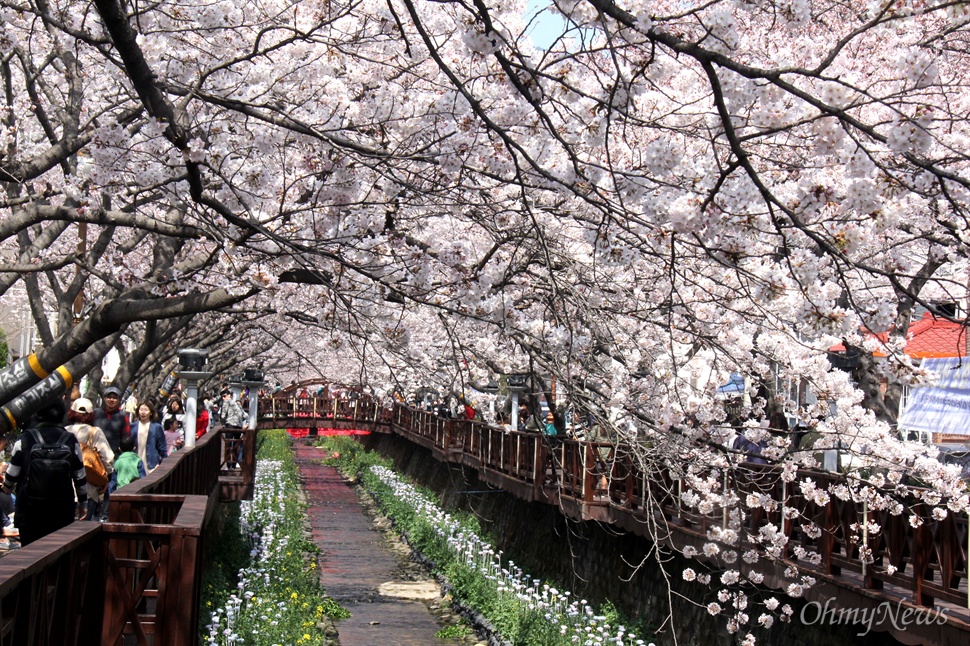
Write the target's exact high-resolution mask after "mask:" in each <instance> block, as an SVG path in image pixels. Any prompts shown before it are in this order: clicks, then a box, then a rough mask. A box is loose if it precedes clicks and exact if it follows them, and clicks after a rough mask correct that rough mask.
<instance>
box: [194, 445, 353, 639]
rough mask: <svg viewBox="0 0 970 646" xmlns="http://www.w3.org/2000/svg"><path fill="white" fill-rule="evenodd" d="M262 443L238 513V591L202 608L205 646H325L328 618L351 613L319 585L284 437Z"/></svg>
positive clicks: (294, 473)
mask: <svg viewBox="0 0 970 646" xmlns="http://www.w3.org/2000/svg"><path fill="white" fill-rule="evenodd" d="M259 439H260V447H259V451H258V453H257V465H256V487H255V493H254V495H253V500H252V501H251V502H249V501H244V502H242V503H241V508H240V522H239V525H240V530H241V534H242V538H243V540H244V541H245V543H246V545H247V546H248V548H249V555H248V559H247V560H248V563H247V564H246V565H245V566H244V567H242V568H241V569H239V571H238V578H237V582H236V584H235V589H234V590H224V591H222V592H223V594H222V595H219V594H218V591H216V592H217V594H216V597H217V598H216V600H215V601H213V600H212V599H209V600H207V601H206V602H205V603H206V607H205V608H204V609H203V613H204V614H208V613H211V615H210V617H209V619H210V622H209V624H208V626H207V627H206V633H205V634H204V638H205V643H206V644H210V645H213V646H214V645H220V646H221V645H224V644H225V645H228V644H247V645H262V644H266V645H270V644H301V645H302V644H307V645H313V644H323V643H324V632H323V630H322V628H321V622H322V621H323V620H324V618H325V617H331V618H337V617H341V616H348V613H347V611H346V610H344V609H343V608H340V607H339V606H338V605H336V604H335V603H334V602H333V601H332V600H330V599H328V598H327V597H326V596H325V595H324V591H323V589H322V588H321V586H320V584H319V580H318V575H317V571H316V561H315V560H314V559H313V558H312V557H311V556H310V555H311V554H313V553H315V552H316V551H317V548H316V546H315V545H313V543H311V542H309V541H307V540H306V539H305V538H304V524H305V519H306V505H305V503H304V502H302V500H301V499H299V497H298V496H294V495H293V493H294V492H295V491H296V490H298V488H299V481H298V479H297V474H296V466H295V465H294V463H293V458H292V455H291V454H290V444H289V438H288V437H287V435H286V432H285V431H261V432H260V435H259ZM229 542H231V538H230V539H229ZM213 608H214V610H213Z"/></svg>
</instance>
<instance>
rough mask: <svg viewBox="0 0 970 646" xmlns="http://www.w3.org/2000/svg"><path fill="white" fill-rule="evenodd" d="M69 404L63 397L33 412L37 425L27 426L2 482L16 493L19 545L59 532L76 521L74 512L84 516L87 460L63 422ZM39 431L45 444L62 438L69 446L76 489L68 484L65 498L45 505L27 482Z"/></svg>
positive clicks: (53, 442)
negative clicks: (65, 402)
mask: <svg viewBox="0 0 970 646" xmlns="http://www.w3.org/2000/svg"><path fill="white" fill-rule="evenodd" d="M66 410H67V407H66V406H65V404H64V400H62V399H57V400H56V401H55V402H53V403H52V404H50V405H48V406H45V407H44V408H42V409H40V410H39V411H37V412H36V413H35V415H34V420H33V421H34V422H35V423H34V424H33V425H32V428H28V429H27V430H25V431H24V432H23V433H21V434H20V437H19V438H18V439H17V441H16V443H14V445H13V454H12V455H11V456H10V465H9V466H8V467H7V473H6V475H5V477H4V481H3V490H4V492H7V493H9V492H10V491H12V490H16V492H17V500H16V503H15V504H16V514H15V522H16V525H17V529H19V530H20V544H21V545H28V544H30V543H33V542H34V541H36V540H38V539H40V538H43V537H44V536H47V535H48V534H50V533H52V532H56V531H57V530H59V529H61V528H62V527H66V526H67V525H70V524H71V523H73V522H74V519H75V512H77V514H78V515H79V516H80V518H82V519H83V518H84V515H85V508H86V506H87V498H88V494H87V489H86V487H85V485H86V484H87V478H86V477H85V473H84V459H83V457H82V454H81V445H80V444H79V443H78V441H77V438H76V437H74V435H73V434H72V433H69V432H68V431H67V430H66V429H65V428H64V426H63V425H62V422H63V421H64V413H65V411H66ZM35 431H36V432H37V433H39V435H40V437H41V439H42V440H43V441H44V444H47V445H52V444H55V443H58V441H60V443H61V444H63V445H64V446H66V447H68V448H69V449H70V459H69V460H68V463H69V468H70V473H71V478H72V480H73V482H74V490H73V491H71V490H70V488H67V487H65V489H64V494H63V499H58V500H45V501H44V502H43V503H42V504H41V503H38V502H37V501H36V500H32V499H31V497H30V496H29V495H28V490H29V488H28V486H27V483H28V481H29V480H30V477H31V457H30V456H31V449H32V448H33V447H34V445H35V444H36V439H35V436H34V432H35Z"/></svg>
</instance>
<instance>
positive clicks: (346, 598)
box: [293, 440, 479, 646]
mask: <svg viewBox="0 0 970 646" xmlns="http://www.w3.org/2000/svg"><path fill="white" fill-rule="evenodd" d="M293 453H294V459H295V460H296V464H297V466H298V467H299V470H300V480H301V482H302V484H303V488H304V491H305V492H306V498H307V503H308V509H307V514H308V516H309V521H310V527H311V530H312V533H313V542H314V543H315V544H316V545H317V547H319V548H320V555H319V557H318V562H317V564H318V567H319V570H320V582H321V583H322V584H323V587H324V589H325V590H326V592H327V594H328V595H329V596H331V597H332V598H333V599H334V600H335V601H336V602H337V603H339V604H340V605H341V606H343V607H344V608H346V609H347V610H349V611H350V613H351V615H352V616H351V617H350V618H349V619H342V620H340V621H338V622H337V624H336V626H337V631H338V633H339V644H340V646H378V645H380V644H396V645H397V644H400V645H402V646H408V645H413V646H437V645H440V646H446V645H448V644H453V645H457V644H476V643H478V642H479V640H478V638H476V637H474V636H473V635H469V637H466V638H457V639H440V638H437V637H435V633H436V632H437V631H438V630H440V629H441V628H442V627H445V626H448V625H451V624H454V623H457V618H456V617H455V615H454V613H453V612H452V611H451V609H450V608H449V607H448V604H447V602H445V603H442V599H441V597H440V594H441V593H440V589H439V587H438V585H437V583H436V582H435V581H434V580H433V579H432V578H431V577H430V576H429V575H428V573H427V572H426V571H425V570H424V569H423V568H422V567H421V566H419V565H417V564H416V563H413V562H411V561H410V560H409V559H408V555H409V550H408V549H407V547H406V546H405V545H404V544H403V543H401V541H399V540H397V539H396V538H395V537H393V536H392V535H389V534H385V533H384V532H382V531H381V529H380V528H378V527H377V526H376V525H375V521H374V518H373V515H372V514H369V513H368V510H367V508H366V506H365V505H364V504H362V502H361V500H360V499H359V498H358V495H357V492H356V490H355V488H354V487H353V486H351V485H350V484H349V483H348V482H346V481H345V480H344V479H343V477H342V476H341V475H340V473H339V472H338V471H337V470H336V469H334V468H333V467H329V466H325V465H323V464H321V463H320V460H321V458H322V457H323V451H322V450H321V449H318V448H316V447H314V446H311V445H310V444H309V443H308V442H306V441H300V440H297V441H295V442H294V443H293ZM384 525H385V526H386V522H385V523H384Z"/></svg>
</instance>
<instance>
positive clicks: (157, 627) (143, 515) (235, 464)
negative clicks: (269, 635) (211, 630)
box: [0, 428, 256, 646]
mask: <svg viewBox="0 0 970 646" xmlns="http://www.w3.org/2000/svg"><path fill="white" fill-rule="evenodd" d="M239 447H241V451H242V455H241V459H238V457H239V453H238V449H239ZM255 448H256V442H255V431H248V430H244V431H239V430H229V431H227V430H224V429H218V428H217V429H213V430H212V431H210V432H209V433H207V434H206V435H204V436H203V437H202V438H201V439H200V440H199V442H198V444H197V446H195V447H194V448H191V449H189V448H184V449H182V450H180V451H178V452H176V453H174V454H172V455H170V456H169V457H168V458H166V459H165V460H164V461H163V462H162V463H161V464H160V465H159V466H158V468H157V469H155V470H154V471H153V472H152V473H151V474H149V475H148V476H147V477H145V478H142V479H141V480H136V481H135V482H132V483H131V484H129V485H128V486H126V487H122V488H121V489H118V490H117V491H115V492H114V493H113V494H111V499H110V504H109V511H108V517H109V520H108V522H106V523H94V522H78V523H73V524H71V525H69V526H68V527H66V528H64V529H62V530H60V531H58V532H55V533H53V534H51V535H49V536H46V537H45V538H43V539H41V540H39V541H37V542H35V543H32V544H30V545H28V546H26V547H24V548H22V549H20V550H18V551H16V552H12V553H10V554H8V555H6V556H4V558H3V559H0V646H34V645H39V646H55V645H57V646H60V645H61V644H66V645H71V644H77V645H79V646H87V645H89V644H106V645H107V644H111V645H114V644H117V645H121V644H131V643H136V644H139V646H142V645H149V644H151V645H155V646H161V645H164V646H169V645H172V646H183V645H184V646H191V645H193V644H196V643H198V634H199V628H198V618H199V615H198V613H199V598H200V591H201V589H200V586H201V573H202V548H203V543H204V540H205V535H206V527H207V525H208V521H209V520H210V518H211V517H212V514H213V512H214V510H215V508H216V504H215V503H217V502H218V501H224V502H229V501H234V500H242V499H251V498H252V491H253V482H254V476H255V467H256V460H255Z"/></svg>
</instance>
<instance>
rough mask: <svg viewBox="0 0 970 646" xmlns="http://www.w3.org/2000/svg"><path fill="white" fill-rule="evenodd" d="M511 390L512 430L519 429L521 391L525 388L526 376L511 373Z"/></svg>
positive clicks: (509, 381)
mask: <svg viewBox="0 0 970 646" xmlns="http://www.w3.org/2000/svg"><path fill="white" fill-rule="evenodd" d="M508 384H509V392H511V393H512V430H513V431H517V430H519V393H521V392H522V391H523V390H525V377H524V376H522V375H509V379H508Z"/></svg>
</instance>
